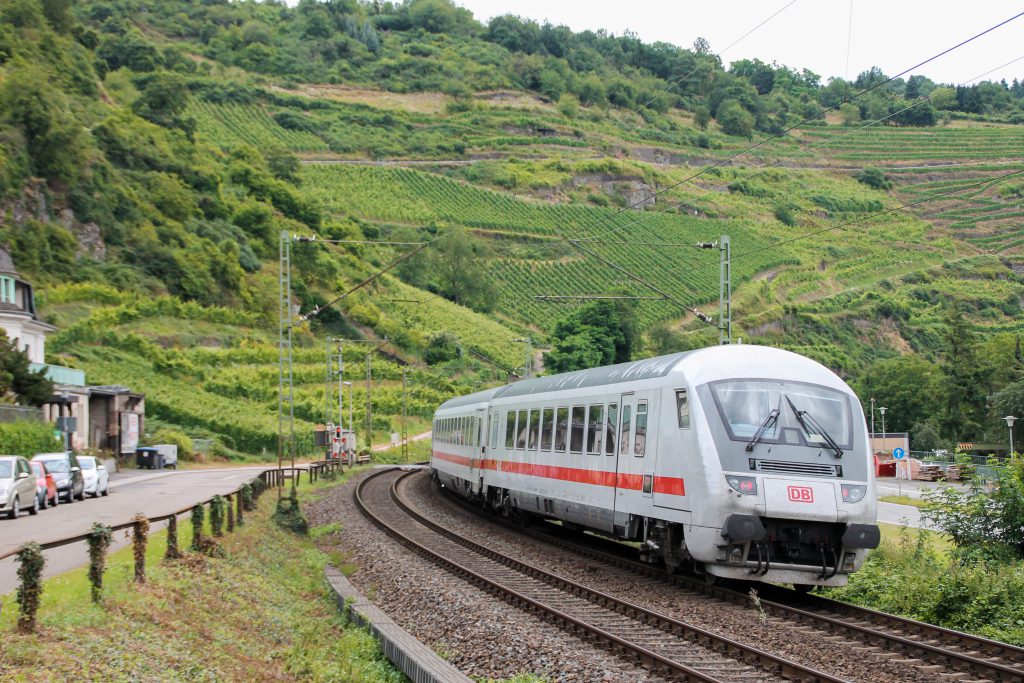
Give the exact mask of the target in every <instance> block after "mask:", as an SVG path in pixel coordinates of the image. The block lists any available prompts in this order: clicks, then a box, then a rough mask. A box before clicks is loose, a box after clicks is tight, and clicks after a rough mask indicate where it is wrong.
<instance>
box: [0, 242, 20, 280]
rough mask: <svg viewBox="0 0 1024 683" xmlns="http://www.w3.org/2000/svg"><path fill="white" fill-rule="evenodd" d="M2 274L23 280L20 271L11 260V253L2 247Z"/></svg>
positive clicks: (0, 269) (0, 271)
mask: <svg viewBox="0 0 1024 683" xmlns="http://www.w3.org/2000/svg"><path fill="white" fill-rule="evenodd" d="M0 274H3V275H13V276H15V277H17V278H21V275H19V274H18V270H17V269H16V268H15V267H14V259H12V258H11V254H10V252H8V251H7V250H6V249H4V248H2V247H0Z"/></svg>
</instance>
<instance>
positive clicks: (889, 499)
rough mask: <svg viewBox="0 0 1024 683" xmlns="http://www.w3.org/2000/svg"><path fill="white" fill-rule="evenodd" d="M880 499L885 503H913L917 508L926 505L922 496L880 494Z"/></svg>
mask: <svg viewBox="0 0 1024 683" xmlns="http://www.w3.org/2000/svg"><path fill="white" fill-rule="evenodd" d="M878 500H880V501H882V502H883V503H895V504H896V505H913V506H914V507H916V508H920V507H924V501H923V500H921V499H920V498H911V497H910V496H879V498H878Z"/></svg>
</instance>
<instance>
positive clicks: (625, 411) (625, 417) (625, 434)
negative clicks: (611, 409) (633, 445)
mask: <svg viewBox="0 0 1024 683" xmlns="http://www.w3.org/2000/svg"><path fill="white" fill-rule="evenodd" d="M632 407H633V406H628V405H626V406H622V432H621V433H620V434H619V455H625V454H626V453H628V452H629V411H630V409H631V408H632Z"/></svg>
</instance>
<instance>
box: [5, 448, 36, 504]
mask: <svg viewBox="0 0 1024 683" xmlns="http://www.w3.org/2000/svg"><path fill="white" fill-rule="evenodd" d="M22 510H28V511H29V513H30V514H33V515H36V514H39V499H38V498H37V497H36V480H35V477H33V476H32V468H31V467H29V465H28V460H26V459H25V458H23V457H21V456H20V455H0V512H6V513H7V514H8V515H9V516H10V518H11V519H17V518H18V517H19V516H20V515H21V511H22Z"/></svg>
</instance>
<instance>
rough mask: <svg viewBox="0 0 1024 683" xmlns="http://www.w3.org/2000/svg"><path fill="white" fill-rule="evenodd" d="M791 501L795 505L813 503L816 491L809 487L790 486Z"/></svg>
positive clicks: (788, 488)
mask: <svg viewBox="0 0 1024 683" xmlns="http://www.w3.org/2000/svg"><path fill="white" fill-rule="evenodd" d="M787 490H788V491H789V499H790V500H791V501H793V502H795V503H813V502H814V490H813V489H811V487H809V486H789V487H787Z"/></svg>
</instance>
